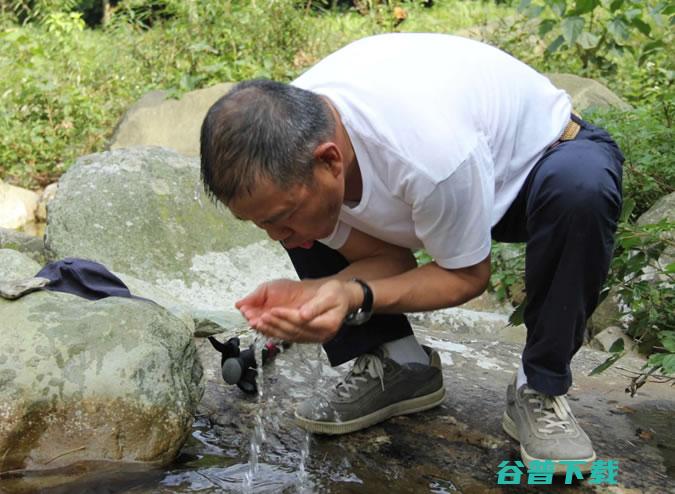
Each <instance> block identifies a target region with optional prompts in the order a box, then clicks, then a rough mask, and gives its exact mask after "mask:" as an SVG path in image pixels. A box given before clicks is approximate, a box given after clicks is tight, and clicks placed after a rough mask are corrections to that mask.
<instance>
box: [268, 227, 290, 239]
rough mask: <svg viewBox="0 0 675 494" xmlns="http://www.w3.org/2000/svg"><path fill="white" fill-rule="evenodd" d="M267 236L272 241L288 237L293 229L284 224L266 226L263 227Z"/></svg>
mask: <svg viewBox="0 0 675 494" xmlns="http://www.w3.org/2000/svg"><path fill="white" fill-rule="evenodd" d="M265 231H266V232H267V236H268V237H269V238H271V239H272V240H274V241H279V240H284V239H286V238H288V237H290V235H291V233H293V231H292V230H291V229H290V228H288V227H285V226H267V227H265Z"/></svg>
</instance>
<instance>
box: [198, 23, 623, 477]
mask: <svg viewBox="0 0 675 494" xmlns="http://www.w3.org/2000/svg"><path fill="white" fill-rule="evenodd" d="M201 139H202V141H201V155H202V177H203V179H204V182H205V187H206V189H207V191H208V192H209V193H210V194H212V195H213V196H214V197H216V198H217V199H218V200H220V201H221V202H223V203H224V204H226V205H227V207H228V208H229V209H230V210H231V211H232V212H233V214H234V215H236V216H237V217H238V218H240V219H242V220H248V221H253V222H254V223H255V224H256V225H257V226H259V227H260V228H263V229H265V230H266V232H267V233H268V235H269V236H270V237H271V238H272V239H274V240H278V241H280V242H281V243H282V244H283V245H284V247H285V248H286V249H287V251H288V253H289V255H290V258H291V261H292V262H293V265H294V266H295V269H296V271H297V272H298V275H299V277H300V278H301V280H302V281H291V280H276V281H271V282H269V283H265V284H263V285H262V286H260V287H258V288H257V289H256V290H255V291H254V292H253V293H251V294H249V295H248V296H246V297H244V298H243V299H241V300H240V301H239V302H237V304H236V306H237V307H238V308H239V310H240V311H241V312H242V313H243V314H244V316H245V317H246V318H247V320H248V322H249V324H250V325H251V327H253V328H254V329H256V330H257V331H259V332H261V333H263V334H264V335H267V336H269V337H275V338H280V339H283V340H287V341H299V342H320V343H323V345H324V349H325V351H326V353H327V355H328V358H329V360H330V362H331V364H332V365H339V364H341V363H343V362H346V361H349V360H351V359H356V361H355V363H354V366H353V368H352V370H351V371H350V372H349V373H348V374H347V375H346V376H345V377H344V378H343V379H342V380H341V381H340V382H339V383H338V384H337V385H336V386H335V388H334V389H332V390H331V392H330V394H329V395H328V397H327V398H320V399H314V400H310V401H308V402H306V403H303V404H301V405H300V407H299V408H298V410H297V412H296V418H297V420H298V423H299V424H300V425H301V426H302V427H304V428H305V429H307V430H310V431H313V432H320V433H328V434H341V433H347V432H351V431H354V430H358V429H361V428H364V427H368V426H370V425H372V424H374V423H377V422H379V421H381V420H384V419H386V418H388V417H390V416H393V415H398V414H403V413H412V412H415V411H419V410H424V409H428V408H431V407H434V406H436V405H438V404H440V403H441V402H442V401H443V399H444V395H445V389H444V386H443V381H442V374H441V366H440V359H439V358H438V354H437V353H436V352H434V351H433V350H431V349H429V348H426V347H422V346H420V344H419V343H418V342H417V341H416V340H415V337H414V335H413V333H412V330H411V327H410V324H409V323H408V321H407V319H406V318H405V316H404V315H403V314H402V313H403V312H414V311H428V310H434V309H439V308H443V307H453V306H456V305H460V304H462V303H464V302H466V301H468V300H470V299H472V298H474V297H476V296H478V295H479V294H480V293H482V292H483V291H484V290H485V288H486V286H487V283H488V280H489V276H490V245H491V239H495V240H498V241H506V242H527V251H526V256H527V257H526V280H525V281H526V291H527V296H528V304H527V308H526V311H525V321H526V326H527V331H528V333H527V343H526V345H525V349H524V352H523V355H522V363H521V368H520V370H519V372H518V373H517V375H516V376H515V378H514V381H513V384H511V385H510V386H509V387H508V389H507V409H506V412H505V414H504V417H503V426H504V429H505V430H506V432H508V433H509V434H510V435H511V436H513V437H514V438H515V439H517V440H519V441H520V443H521V454H522V457H523V459H524V460H525V462H526V463H529V462H530V461H532V460H534V459H539V460H553V461H555V462H559V461H561V460H578V461H580V462H584V464H583V465H582V470H588V469H589V468H590V463H591V462H592V461H593V460H594V459H595V453H594V451H593V448H592V445H591V442H590V440H589V438H588V436H586V434H585V433H584V432H583V430H582V429H581V427H580V426H579V424H578V423H577V422H576V420H575V418H574V416H573V415H572V412H571V410H570V408H569V405H568V403H567V401H566V399H565V396H564V395H565V393H566V392H567V390H568V388H569V386H570V385H571V382H572V376H571V372H570V367H569V364H570V361H571V359H572V356H573V355H574V354H575V352H576V351H577V350H578V349H579V346H580V345H581V343H582V340H583V332H584V324H585V321H586V319H587V317H588V316H590V314H591V313H592V311H593V309H594V308H595V306H596V304H597V300H598V293H599V290H600V288H601V285H602V282H603V280H604V278H605V276H606V274H607V270H608V265H609V261H610V257H611V253H612V247H613V233H614V231H615V228H616V221H617V218H618V216H619V211H620V208H621V165H622V162H623V157H622V155H621V153H620V151H619V150H618V148H617V146H616V144H615V143H614V142H613V141H612V140H611V138H610V137H609V135H608V134H607V133H606V132H604V131H603V130H601V129H598V128H596V127H593V126H592V125H590V124H588V123H586V122H584V121H582V120H580V119H579V118H578V117H576V116H574V115H572V108H571V103H570V99H569V97H568V96H567V95H566V94H565V92H564V91H561V90H558V89H556V88H555V87H553V86H552V85H551V83H550V82H549V81H548V79H546V78H545V77H543V76H541V75H540V74H538V73H536V72H535V71H534V70H532V69H531V68H529V67H528V66H526V65H525V64H523V63H521V62H519V61H517V60H515V59H514V58H512V57H510V56H509V55H507V54H505V53H503V52H501V51H499V50H498V49H496V48H493V47H490V46H487V45H484V44H481V43H478V42H475V41H470V40H467V39H463V38H458V37H454V36H446V35H435V34H392V35H382V36H376V37H371V38H366V39H363V40H360V41H357V42H355V43H352V44H350V45H348V46H347V47H345V48H343V49H341V50H339V51H337V52H336V53H334V54H332V55H330V56H329V57H327V58H326V59H324V60H323V61H321V62H319V63H318V64H317V65H316V66H314V67H313V68H311V69H310V70H308V71H307V72H306V73H305V74H303V75H302V76H301V77H300V78H298V79H297V80H295V81H294V82H293V83H292V84H291V85H286V84H280V83H275V82H272V81H249V82H244V83H241V84H239V85H238V86H236V87H235V88H234V89H233V90H232V91H231V92H230V93H229V94H227V95H226V96H224V97H223V98H222V99H220V100H219V101H218V102H216V103H215V104H214V105H213V107H212V108H211V109H210V111H209V113H208V115H207V116H206V118H205V120H204V124H203V127H202V136H201ZM419 248H424V249H425V250H426V251H427V252H428V253H429V254H430V255H431V256H432V257H433V259H434V262H432V263H429V264H427V265H424V266H421V267H417V265H416V263H415V259H414V257H413V255H412V250H414V249H419ZM371 315H372V317H371ZM556 467H557V469H558V470H562V469H563V468H564V467H563V466H562V464H558V463H556Z"/></svg>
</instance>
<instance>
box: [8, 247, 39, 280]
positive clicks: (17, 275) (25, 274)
mask: <svg viewBox="0 0 675 494" xmlns="http://www.w3.org/2000/svg"><path fill="white" fill-rule="evenodd" d="M40 268H41V266H40V265H39V264H38V263H37V262H35V261H34V260H33V259H31V258H30V257H28V256H26V255H24V254H22V253H21V252H19V251H17V250H14V249H0V281H12V280H21V279H25V278H32V277H33V276H35V275H36V274H37V272H38V271H40Z"/></svg>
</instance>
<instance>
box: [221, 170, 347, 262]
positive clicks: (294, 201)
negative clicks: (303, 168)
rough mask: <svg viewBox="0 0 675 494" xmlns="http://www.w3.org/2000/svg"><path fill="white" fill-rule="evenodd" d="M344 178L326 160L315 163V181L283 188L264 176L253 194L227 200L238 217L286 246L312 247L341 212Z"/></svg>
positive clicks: (331, 230)
mask: <svg viewBox="0 0 675 494" xmlns="http://www.w3.org/2000/svg"><path fill="white" fill-rule="evenodd" d="M343 193H344V181H343V178H342V175H341V174H340V175H338V176H335V174H334V173H331V170H330V168H329V167H328V166H326V165H325V164H324V163H318V164H317V165H316V166H315V167H314V182H313V183H312V184H310V185H301V184H298V185H293V186H291V187H288V188H283V189H282V188H280V187H278V186H277V185H276V184H274V182H272V181H271V180H269V179H267V178H261V179H259V180H258V183H257V184H256V186H255V187H254V188H253V192H252V194H251V195H248V194H243V195H242V196H240V197H236V198H234V199H233V200H232V201H230V203H229V204H228V207H229V208H230V211H232V213H233V214H234V215H235V216H236V217H237V218H239V219H242V220H249V221H252V222H253V223H255V224H256V225H257V226H258V227H260V228H262V229H263V230H265V231H266V232H267V235H268V236H269V237H270V238H271V239H272V240H278V241H281V242H282V243H283V244H284V246H285V247H286V248H287V249H293V248H295V247H309V246H310V245H311V244H310V242H312V241H314V240H317V239H320V238H324V237H327V236H328V235H330V234H331V233H332V232H333V229H334V228H335V224H336V223H337V220H338V216H339V214H340V206H341V204H342V196H343Z"/></svg>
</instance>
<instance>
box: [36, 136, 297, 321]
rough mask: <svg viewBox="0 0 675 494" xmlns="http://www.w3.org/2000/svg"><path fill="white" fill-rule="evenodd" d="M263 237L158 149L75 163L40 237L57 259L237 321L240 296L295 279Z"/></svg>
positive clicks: (195, 170)
mask: <svg viewBox="0 0 675 494" xmlns="http://www.w3.org/2000/svg"><path fill="white" fill-rule="evenodd" d="M195 194H197V196H196V195H195ZM264 238H265V235H264V233H263V232H262V231H261V230H258V229H256V228H255V227H254V226H253V225H251V224H250V223H244V222H241V221H238V220H235V219H234V218H233V217H232V215H231V214H230V213H229V211H227V209H226V208H224V207H216V206H215V205H214V204H213V203H212V202H211V201H210V200H209V199H208V198H206V197H205V196H204V195H203V193H202V186H201V183H200V179H199V166H198V163H197V160H196V159H194V158H188V157H184V156H181V155H180V154H178V153H176V152H174V151H170V150H167V149H163V148H156V147H148V148H133V149H119V150H116V151H111V152H106V153H101V154H95V155H91V156H87V157H84V158H81V159H80V160H78V161H77V163H75V165H73V166H72V167H71V168H70V169H69V170H68V172H67V173H66V174H65V175H64V176H63V177H61V180H60V182H59V189H58V192H57V195H56V197H55V198H54V199H53V200H52V202H51V203H50V209H49V218H48V226H47V233H46V243H47V245H48V247H49V249H50V250H51V251H52V252H53V253H54V256H55V257H57V258H63V257H83V258H87V259H92V260H95V261H98V262H101V263H103V264H104V265H106V266H107V267H108V268H109V269H111V270H113V271H115V272H117V273H124V274H129V275H131V276H133V277H135V278H138V279H140V280H143V281H146V282H148V283H150V284H152V285H154V286H156V287H158V288H161V289H162V290H164V291H165V292H168V293H170V294H171V295H172V296H173V297H175V298H177V299H179V300H180V301H181V302H182V303H184V304H186V305H188V306H190V307H191V308H192V309H198V310H202V311H221V316H222V317H220V318H219V320H225V321H234V320H236V321H240V322H241V321H242V319H241V318H237V317H236V315H235V309H234V307H233V305H234V302H235V301H236V300H237V299H238V298H240V297H242V296H243V295H245V294H246V293H248V292H249V291H251V290H253V289H254V288H255V287H256V286H257V285H258V284H259V283H262V282H263V281H266V280H269V279H270V278H278V277H295V272H294V271H293V269H292V266H291V264H290V261H289V259H288V256H287V255H286V254H285V252H284V250H283V248H281V246H279V245H278V244H277V243H273V242H269V241H266V240H263V239H264ZM150 298H151V297H150Z"/></svg>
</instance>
